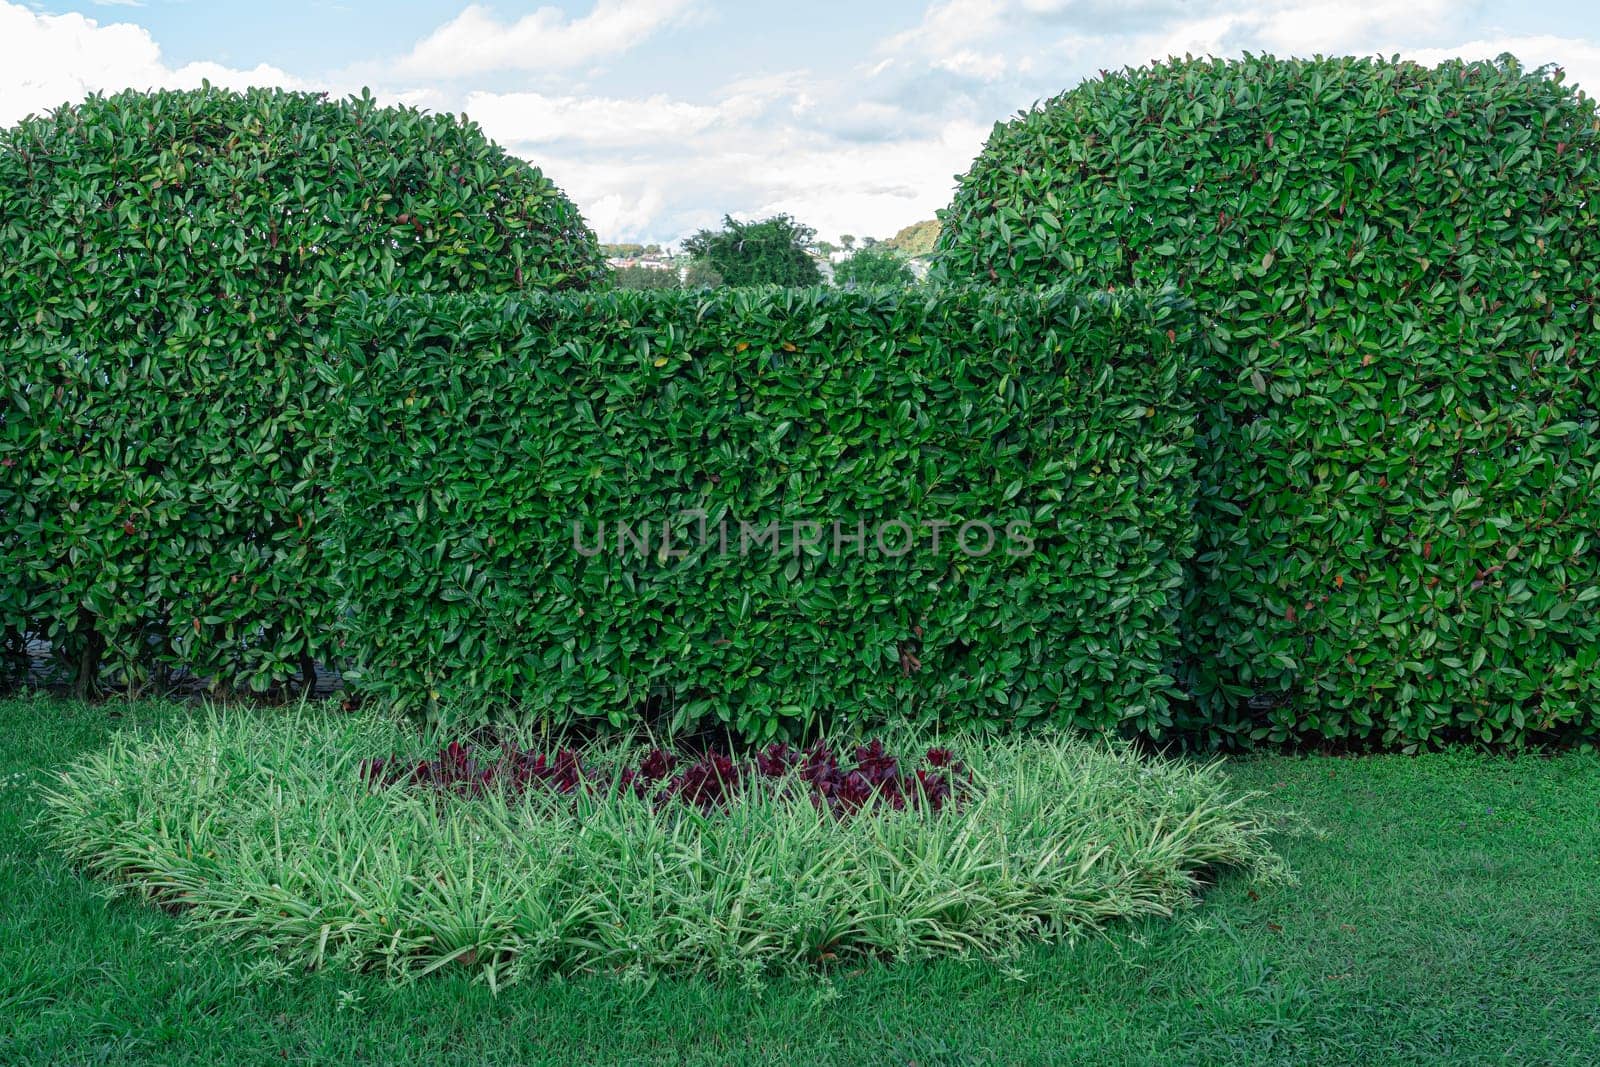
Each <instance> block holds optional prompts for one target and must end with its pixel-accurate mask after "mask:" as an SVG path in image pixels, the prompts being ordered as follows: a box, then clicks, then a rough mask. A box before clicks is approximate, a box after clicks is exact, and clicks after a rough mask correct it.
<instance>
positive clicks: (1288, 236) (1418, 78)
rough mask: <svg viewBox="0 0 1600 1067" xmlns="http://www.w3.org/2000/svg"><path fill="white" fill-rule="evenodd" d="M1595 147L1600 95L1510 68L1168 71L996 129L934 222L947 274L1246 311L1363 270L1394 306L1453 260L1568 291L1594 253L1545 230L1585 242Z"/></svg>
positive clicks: (1486, 278)
mask: <svg viewBox="0 0 1600 1067" xmlns="http://www.w3.org/2000/svg"><path fill="white" fill-rule="evenodd" d="M1597 149H1600V120H1597V118H1596V111H1595V103H1594V101H1593V100H1592V99H1586V98H1585V97H1584V96H1583V94H1581V93H1579V92H1577V91H1576V90H1574V89H1573V88H1572V87H1571V86H1568V85H1565V84H1564V83H1563V82H1562V81H1561V79H1560V77H1559V76H1557V77H1549V76H1547V75H1546V73H1545V72H1544V71H1542V70H1541V71H1536V72H1526V71H1524V70H1523V69H1522V68H1520V67H1519V66H1518V65H1517V63H1516V61H1515V60H1514V59H1512V58H1511V57H1509V56H1503V57H1501V59H1500V60H1498V61H1496V62H1494V63H1489V62H1476V63H1463V62H1459V61H1458V62H1451V63H1446V64H1444V65H1442V66H1440V67H1437V68H1432V69H1430V68H1427V67H1423V66H1420V65H1418V64H1416V63H1411V62H1398V61H1394V62H1391V61H1385V60H1381V59H1354V58H1338V59H1314V60H1299V59H1277V58H1274V57H1271V56H1258V57H1250V58H1246V59H1243V60H1220V59H1204V60H1194V59H1187V60H1174V61H1172V62H1170V63H1167V64H1156V65H1153V66H1149V67H1144V68H1139V69H1130V70H1124V71H1121V72H1118V73H1115V74H1106V75H1103V76H1102V77H1101V78H1099V79H1096V80H1090V81H1086V82H1084V83H1083V84H1082V85H1080V86H1078V87H1077V88H1075V89H1072V90H1069V91H1067V92H1064V93H1062V94H1061V95H1059V96H1057V97H1055V98H1054V99H1051V100H1049V101H1047V102H1045V103H1044V104H1042V105H1039V106H1037V107H1035V108H1033V109H1032V110H1029V111H1025V112H1022V113H1021V114H1020V115H1018V116H1017V117H1016V118H1014V119H1013V120H1012V121H1010V122H1007V123H1001V124H998V125H996V127H995V129H994V131H993V133H992V134H991V136H990V138H989V141H988V143H987V144H986V145H985V146H984V149H983V151H982V153H981V154H980V155H979V156H978V158H977V159H976V160H975V161H974V163H973V165H972V168H971V170H970V171H969V173H968V174H967V175H965V176H964V177H963V179H962V180H961V183H960V188H959V190H958V192H957V194H956V198H955V200H954V202H953V203H952V204H951V205H950V207H949V209H948V210H947V211H945V212H942V213H941V215H942V231H941V233H940V236H939V242H938V253H939V257H938V267H937V269H938V271H939V273H940V274H942V275H943V276H944V277H946V278H949V279H963V278H965V279H973V280H983V281H991V282H1000V283H1004V284H1024V285H1046V284H1054V283H1056V282H1058V281H1060V280H1061V278H1062V276H1063V275H1071V276H1076V277H1084V276H1087V277H1088V278H1092V279H1096V280H1099V281H1100V282H1101V283H1103V284H1108V285H1126V284H1130V283H1134V282H1138V281H1144V282H1152V281H1169V280H1176V281H1179V282H1180V283H1182V284H1183V285H1184V286H1186V287H1187V289H1188V290H1189V291H1191V293H1194V291H1195V290H1200V291H1206V290H1210V291H1216V292H1221V293H1222V294H1223V295H1224V296H1230V295H1232V294H1233V293H1234V292H1235V291H1237V290H1245V291H1246V292H1243V293H1240V294H1239V295H1240V296H1242V297H1244V298H1245V299H1246V301H1247V302H1248V301H1249V300H1250V299H1251V298H1253V297H1254V294H1255V293H1256V292H1270V291H1272V290H1275V289H1276V290H1280V291H1293V290H1304V289H1306V288H1307V287H1308V280H1314V279H1316V278H1319V277H1328V276H1335V275H1339V276H1343V275H1350V274H1359V275H1361V276H1362V277H1364V278H1367V279H1371V281H1370V282H1369V283H1367V284H1368V285H1372V286H1374V288H1373V289H1372V294H1371V295H1373V296H1374V297H1398V296H1401V295H1402V294H1404V293H1405V292H1406V290H1407V289H1409V288H1413V287H1414V286H1416V285H1418V284H1420V283H1423V282H1424V281H1425V280H1427V281H1431V279H1429V278H1428V275H1429V272H1430V270H1431V271H1432V272H1433V273H1434V275H1435V276H1437V275H1438V273H1439V272H1440V271H1442V270H1444V269H1446V267H1447V260H1449V259H1450V258H1452V257H1453V256H1456V255H1461V256H1471V257H1474V258H1475V259H1476V260H1478V261H1479V262H1481V263H1483V264H1484V265H1485V266H1487V265H1488V264H1489V263H1491V262H1493V261H1496V260H1507V259H1529V258H1533V255H1534V253H1535V252H1537V253H1538V255H1539V258H1541V259H1543V260H1544V266H1545V269H1546V270H1547V271H1548V272H1549V273H1550V274H1551V275H1552V277H1551V281H1552V282H1553V283H1555V284H1562V283H1564V282H1566V281H1570V280H1571V279H1570V277H1569V275H1568V273H1567V269H1569V268H1571V267H1573V266H1574V265H1575V264H1573V263H1572V262H1571V260H1570V257H1568V256H1565V255H1563V253H1565V252H1567V251H1569V250H1570V249H1571V248H1572V247H1574V246H1576V245H1578V244H1580V243H1583V242H1592V240H1593V239H1592V237H1588V236H1580V235H1577V234H1573V235H1570V236H1569V235H1562V234H1560V233H1554V234H1552V233H1545V232H1543V230H1550V229H1554V228H1555V227H1553V226H1552V223H1553V222H1554V221H1556V220H1558V219H1559V221H1560V222H1563V223H1566V224H1569V225H1570V226H1571V228H1572V229H1574V230H1576V229H1578V228H1579V227H1580V226H1582V225H1585V224H1587V226H1589V227H1590V229H1591V233H1592V227H1593V223H1594V217H1595V212H1596V210H1597V207H1600V202H1597V200H1596V192H1597V191H1600V168H1597V167H1596V152H1597ZM1563 211H1570V212H1571V213H1570V214H1568V215H1565V216H1562V215H1561V212H1563ZM1530 226H1542V227H1543V230H1541V231H1540V232H1534V231H1532V230H1530V228H1529V227H1530ZM1540 238H1545V239H1546V240H1544V241H1541V240H1540ZM1549 240H1559V241H1560V246H1559V247H1558V248H1549V249H1547V248H1546V247H1545V246H1546V243H1547V241H1549ZM1587 247H1588V248H1591V249H1592V247H1593V246H1592V243H1591V244H1588V245H1587ZM1430 251H1432V252H1433V253H1434V254H1433V256H1432V258H1431V259H1429V258H1425V257H1426V254H1427V253H1428V252H1430ZM1297 252H1301V253H1303V254H1296V253H1297ZM1546 253H1548V254H1546ZM1579 265H1581V264H1579ZM1474 273H1476V274H1477V275H1478V277H1479V278H1480V279H1481V281H1482V282H1483V283H1484V284H1487V285H1494V284H1496V281H1497V279H1496V278H1495V275H1494V274H1493V273H1492V272H1487V271H1484V270H1481V269H1479V270H1477V271H1475V272H1474ZM1363 288H1364V289H1365V288H1367V285H1364V286H1363ZM1196 295H1199V294H1196ZM1206 295H1209V293H1208V294H1206ZM1363 295H1365V294H1363ZM1213 306H1215V302H1213Z"/></svg>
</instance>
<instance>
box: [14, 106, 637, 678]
mask: <svg viewBox="0 0 1600 1067" xmlns="http://www.w3.org/2000/svg"><path fill="white" fill-rule="evenodd" d="M0 198H3V202H0V249H3V251H4V255H3V256H0V399H3V400H4V408H3V410H0V572H3V573H4V574H5V576H6V577H5V580H4V581H3V582H0V630H13V631H14V630H18V629H21V628H23V627H27V628H29V629H33V630H36V631H38V632H40V633H42V634H44V635H46V636H47V637H49V638H50V640H51V641H52V642H54V643H55V645H56V646H57V647H58V648H64V649H66V650H68V652H69V653H70V654H72V655H73V656H74V657H76V658H77V659H78V661H79V666H80V670H81V672H82V674H83V678H82V680H83V681H84V682H85V684H90V683H92V681H93V675H94V673H95V668H96V664H97V661H98V660H99V659H100V658H101V655H100V654H101V652H102V650H103V652H104V655H105V660H106V662H107V665H108V666H110V667H112V668H115V669H117V670H119V671H120V672H121V673H123V674H125V675H126V676H127V677H128V678H129V680H130V681H134V682H137V681H139V680H141V679H144V678H148V677H149V676H150V674H151V673H159V672H163V671H166V670H169V669H172V668H176V667H183V668H187V669H189V670H191V671H194V672H196V673H198V674H201V675H208V676H212V677H214V678H216V679H218V680H220V681H225V682H229V683H235V682H237V683H240V684H248V685H250V686H253V687H255V688H264V687H266V686H267V685H269V684H271V683H273V682H275V681H281V680H283V679H285V678H287V677H289V676H290V675H291V674H292V673H293V672H295V671H301V670H304V669H305V668H306V666H307V664H308V663H309V661H310V660H311V659H312V658H313V657H319V656H326V655H327V653H328V651H329V650H328V646H327V645H326V644H325V643H324V642H323V639H322V636H321V635H322V634H324V633H325V632H327V631H328V630H330V629H331V623H332V616H331V611H332V607H333V605H334V603H335V602H336V600H337V596H336V594H335V592H334V591H333V589H332V588H331V586H330V582H329V569H328V560H327V557H326V555H325V553H324V552H323V550H322V544H321V543H322V541H323V540H324V537H325V535H324V533H323V532H322V530H321V527H320V518H321V515H322V499H323V493H324V490H325V482H326V478H327V461H328V455H327V445H326V430H327V427H326V423H327V420H328V418H329V417H330V416H331V415H332V414H334V413H336V412H337V410H338V407H339V401H338V400H337V398H336V397H334V396H333V395H332V394H331V393H330V392H329V391H328V389H327V388H326V386H324V385H323V384H322V383H321V382H320V381H319V380H318V379H317V378H316V377H315V376H314V375H312V374H311V373H310V370H309V366H308V360H309V354H310V353H311V352H312V351H313V350H314V349H315V348H316V347H317V346H318V344H319V343H320V339H321V338H322V337H323V336H324V335H325V333H326V331H327V329H328V327H329V324H330V322H331V319H332V315H333V308H334V305H335V302H336V301H338V300H340V299H342V298H343V297H345V296H346V295H348V294H349V293H350V292H351V291H352V290H355V289H357V288H362V287H371V288H375V289H377V290H380V291H384V292H392V291H440V290H459V289H488V290H496V291H500V290H521V289H530V288H546V287H549V288H581V287H584V286H587V285H589V284H591V283H594V282H597V281H600V280H601V279H603V278H604V277H605V267H604V263H603V261H602V259H601V257H600V254H599V250H598V247H597V245H596V244H595V242H594V238H593V235H592V234H591V233H590V232H589V230H588V228H587V227H586V226H585V225H584V223H583V220H582V218H581V217H580V216H579V215H578V212H577V211H576V210H575V209H574V208H573V206H572V205H571V204H570V203H569V202H568V201H567V200H566V198H565V197H564V196H562V194H561V192H560V191H559V190H558V189H556V188H555V186H554V185H552V184H551V182H550V181H549V179H547V178H545V177H544V176H543V175H542V174H541V173H540V172H539V171H538V170H536V169H534V168H533V167H530V166H528V165H527V164H526V163H523V162H521V161H519V160H516V159H513V158H512V157H510V156H508V155H507V154H506V153H505V152H504V151H502V150H501V149H500V148H498V147H496V146H495V145H493V144H492V143H490V142H489V141H488V140H487V139H486V138H485V137H484V136H483V134H482V132H481V131H480V130H479V129H478V128H477V127H476V126H474V125H471V124H469V123H464V122H461V121H458V120H456V119H454V118H453V117H451V116H449V115H429V114H424V113H422V112H419V111H415V110H410V109H406V108H384V107H378V106H377V105H376V104H375V103H374V102H373V101H372V100H371V99H370V98H352V99H348V100H338V101H333V100H327V99H325V98H324V97H322V96H320V95H316V94H307V93H286V92H278V91H267V90H252V91H250V92H248V93H244V94H238V93H233V92H228V91H224V90H221V89H215V88H206V89H202V90H199V91H195V92H182V93H179V92H163V93H154V94H140V93H124V94H121V95H118V96H111V97H98V96H97V97H91V98H89V99H88V100H86V101H84V102H83V103H81V104H78V105H75V106H72V107H64V108H61V109H59V110H57V111H55V112H53V113H51V114H49V115H46V116H43V117H34V118H29V119H26V120H24V121H23V122H22V123H21V124H19V125H17V126H15V127H12V128H11V129H8V130H5V131H4V132H3V133H0Z"/></svg>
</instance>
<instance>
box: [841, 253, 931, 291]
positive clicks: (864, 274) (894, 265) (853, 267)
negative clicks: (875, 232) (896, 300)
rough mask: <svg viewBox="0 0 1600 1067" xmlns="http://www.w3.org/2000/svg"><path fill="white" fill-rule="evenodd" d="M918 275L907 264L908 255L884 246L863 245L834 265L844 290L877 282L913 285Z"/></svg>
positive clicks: (876, 283)
mask: <svg viewBox="0 0 1600 1067" xmlns="http://www.w3.org/2000/svg"><path fill="white" fill-rule="evenodd" d="M916 280H917V278H916V275H914V274H912V273H911V268H910V267H908V266H906V261H905V257H903V256H901V255H899V254H898V253H896V252H890V251H888V250H886V249H884V248H863V249H860V250H859V251H857V252H855V253H854V254H853V255H851V256H850V257H849V258H847V259H844V260H841V261H840V262H839V263H837V264H836V265H835V266H834V268H833V282H834V284H835V285H838V286H840V287H841V288H844V289H864V288H868V287H871V286H874V285H912V284H914V283H915V282H916Z"/></svg>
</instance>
